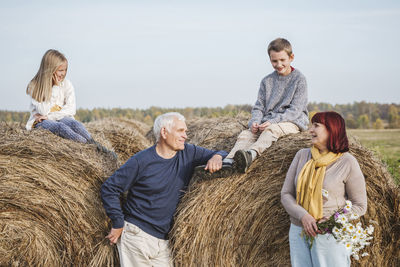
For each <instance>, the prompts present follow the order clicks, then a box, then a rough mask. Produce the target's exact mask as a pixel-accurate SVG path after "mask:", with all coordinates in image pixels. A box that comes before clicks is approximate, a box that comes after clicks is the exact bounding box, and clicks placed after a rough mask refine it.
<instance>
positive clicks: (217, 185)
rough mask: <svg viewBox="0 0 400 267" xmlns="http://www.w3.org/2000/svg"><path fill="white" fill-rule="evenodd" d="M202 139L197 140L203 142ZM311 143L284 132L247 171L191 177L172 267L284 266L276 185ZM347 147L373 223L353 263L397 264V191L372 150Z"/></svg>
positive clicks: (283, 225) (285, 246) (285, 226)
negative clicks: (195, 179)
mask: <svg viewBox="0 0 400 267" xmlns="http://www.w3.org/2000/svg"><path fill="white" fill-rule="evenodd" d="M227 124H228V122H227ZM216 127H218V126H216ZM227 128H230V127H227ZM189 130H190V131H192V129H190V127H189ZM210 138H211V137H210ZM206 142H207V141H206V139H205V141H204V143H202V142H200V143H199V145H204V146H206V147H207V145H208V143H206ZM219 142H220V144H217V143H212V142H211V143H212V144H210V145H211V146H212V147H218V146H224V144H223V143H225V140H224V139H221V140H219ZM310 144H311V142H310V136H309V135H308V134H307V133H301V134H296V135H289V136H285V137H283V138H281V139H280V140H279V141H278V142H276V143H275V144H274V145H273V146H272V147H271V148H269V149H268V150H267V151H265V152H264V153H263V155H262V156H261V157H260V158H258V159H257V160H256V161H255V162H254V163H253V165H252V166H251V168H250V170H249V171H248V172H247V173H246V174H243V175H234V176H232V177H229V178H225V179H215V180H211V181H200V182H197V183H194V184H193V185H192V187H191V188H190V190H189V192H187V194H186V195H185V196H184V198H183V200H182V202H181V203H180V205H179V207H178V210H177V215H176V219H175V224H174V227H173V229H172V231H171V235H170V236H171V241H172V242H171V243H172V248H173V251H174V257H175V264H176V266H289V265H290V256H289V243H288V232H289V225H290V222H289V216H288V214H287V213H286V212H285V210H284V209H283V207H282V205H281V203H280V191H281V188H282V185H283V181H284V179H285V175H286V172H287V170H288V168H289V165H290V163H291V161H292V159H293V157H294V155H295V154H296V152H297V151H298V150H300V149H301V148H304V147H309V146H310ZM228 147H229V148H230V147H231V145H229V146H228ZM351 153H352V154H353V155H354V156H355V157H356V158H357V159H358V161H359V163H360V166H361V169H362V171H363V173H364V175H365V179H366V184H367V194H368V211H367V214H366V215H365V216H364V218H363V219H362V220H363V221H364V222H368V221H369V220H375V221H376V222H377V223H378V225H375V227H376V232H375V234H374V238H375V239H374V242H373V244H372V245H371V246H370V247H369V248H368V249H367V250H366V251H367V252H368V253H369V254H370V256H369V257H366V258H363V259H362V260H361V261H359V262H357V263H355V262H354V263H355V264H354V266H361V265H362V266H399V265H400V250H399V249H398V248H399V247H400V241H399V239H400V219H399V218H400V208H399V200H400V194H399V190H398V188H396V187H395V186H394V184H393V183H392V178H391V177H390V175H389V174H388V172H387V171H386V169H385V168H384V166H383V165H382V163H381V162H380V161H379V160H377V159H375V158H374V157H373V155H372V153H371V152H370V151H368V150H367V149H365V148H363V147H362V146H361V145H360V144H358V143H356V142H354V141H352V142H351Z"/></svg>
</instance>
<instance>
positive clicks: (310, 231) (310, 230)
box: [301, 213, 318, 237]
mask: <svg viewBox="0 0 400 267" xmlns="http://www.w3.org/2000/svg"><path fill="white" fill-rule="evenodd" d="M301 223H302V224H303V228H304V232H306V234H307V235H308V236H313V237H315V236H316V235H317V233H318V227H317V221H316V220H315V219H314V217H313V216H311V215H310V214H309V213H306V214H305V215H304V216H303V217H302V218H301Z"/></svg>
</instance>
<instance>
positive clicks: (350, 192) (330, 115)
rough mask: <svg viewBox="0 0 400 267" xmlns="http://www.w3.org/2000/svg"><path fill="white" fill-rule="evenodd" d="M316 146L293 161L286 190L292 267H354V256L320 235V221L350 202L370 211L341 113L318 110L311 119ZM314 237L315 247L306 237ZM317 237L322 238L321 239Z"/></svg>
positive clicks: (354, 208) (360, 210)
mask: <svg viewBox="0 0 400 267" xmlns="http://www.w3.org/2000/svg"><path fill="white" fill-rule="evenodd" d="M311 122H312V126H311V128H310V133H311V135H312V139H311V141H312V147H311V148H306V149H301V150H299V151H298V152H297V154H296V156H295V157H294V159H293V161H292V164H291V165H290V168H289V170H288V172H287V174H286V179H285V182H284V184H283V188H282V191H281V202H282V205H283V207H284V208H285V210H286V211H287V213H288V214H289V215H290V221H291V225H290V230H289V244H290V260H291V263H292V266H302V267H303V266H314V267H315V266H350V263H351V261H350V252H349V251H347V250H346V248H345V246H344V245H343V244H341V243H338V242H336V239H335V238H334V237H333V236H332V235H330V234H324V235H322V234H318V228H317V222H318V221H320V220H324V219H325V218H329V217H330V216H331V215H332V214H334V213H335V211H336V210H338V209H339V208H342V207H344V206H345V202H346V200H350V201H351V202H352V203H353V205H352V212H354V213H357V214H358V215H360V216H361V215H363V214H364V213H365V212H366V209H367V193H366V189H365V180H364V176H363V174H362V172H361V169H360V166H359V165H358V162H357V160H356V159H355V158H354V157H353V156H352V155H351V154H350V153H349V152H348V151H349V146H348V139H347V135H346V128H345V123H344V119H343V118H342V117H341V116H340V115H339V114H338V113H336V112H331V111H330V112H319V113H317V114H315V115H314V116H313V118H312V119H311ZM303 230H304V233H305V234H306V235H308V236H311V237H314V238H315V239H314V242H313V245H312V246H311V248H310V243H309V241H307V239H306V237H305V236H304V235H303V234H302V232H303ZM317 234H318V235H317Z"/></svg>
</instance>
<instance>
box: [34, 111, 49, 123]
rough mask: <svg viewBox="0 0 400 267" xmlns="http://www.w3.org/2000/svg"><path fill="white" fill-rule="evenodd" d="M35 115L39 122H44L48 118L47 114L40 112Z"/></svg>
mask: <svg viewBox="0 0 400 267" xmlns="http://www.w3.org/2000/svg"><path fill="white" fill-rule="evenodd" d="M33 117H34V118H35V121H37V122H42V121H44V120H47V116H43V115H40V114H39V113H36V114H35V115H33Z"/></svg>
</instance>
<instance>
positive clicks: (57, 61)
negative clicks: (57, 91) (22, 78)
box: [26, 49, 67, 102]
mask: <svg viewBox="0 0 400 267" xmlns="http://www.w3.org/2000/svg"><path fill="white" fill-rule="evenodd" d="M65 62H67V59H66V58H65V56H64V55H63V54H61V53H60V52H58V51H57V50H54V49H50V50H47V51H46V53H45V54H44V55H43V58H42V62H41V63H40V67H39V70H38V72H37V73H36V75H35V77H33V79H32V80H31V81H30V83H29V84H28V86H27V88H26V93H27V94H28V95H30V96H31V97H32V98H33V99H35V100H36V101H38V102H47V101H49V100H50V98H51V89H52V88H53V74H54V73H55V72H56V70H57V68H58V67H60V66H61V65H62V64H63V63H65Z"/></svg>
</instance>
